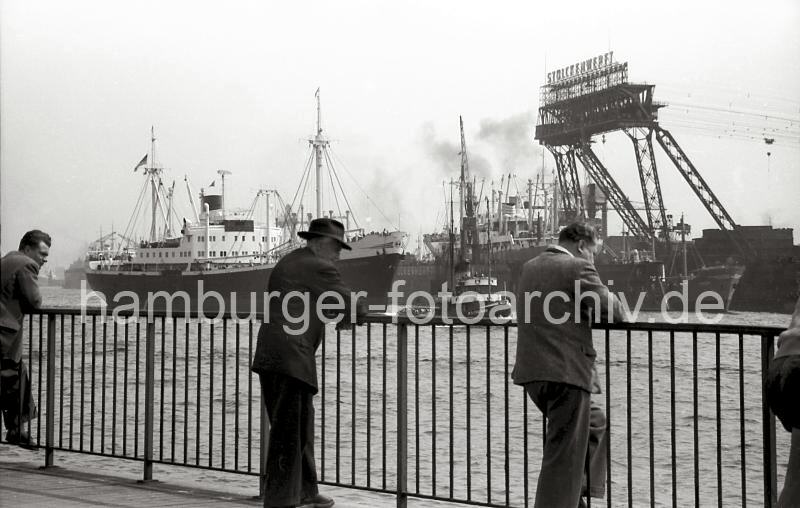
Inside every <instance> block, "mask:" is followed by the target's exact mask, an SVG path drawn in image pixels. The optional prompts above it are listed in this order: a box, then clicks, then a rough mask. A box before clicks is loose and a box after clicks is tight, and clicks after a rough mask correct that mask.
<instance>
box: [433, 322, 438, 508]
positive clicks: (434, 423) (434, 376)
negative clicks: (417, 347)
mask: <svg viewBox="0 0 800 508" xmlns="http://www.w3.org/2000/svg"><path fill="white" fill-rule="evenodd" d="M436 389H437V385H436V326H434V325H431V478H432V480H431V482H432V483H433V488H432V490H431V495H433V496H435V495H436V456H437V455H438V452H437V450H436V434H437V433H438V428H437V427H436V393H437V391H436Z"/></svg>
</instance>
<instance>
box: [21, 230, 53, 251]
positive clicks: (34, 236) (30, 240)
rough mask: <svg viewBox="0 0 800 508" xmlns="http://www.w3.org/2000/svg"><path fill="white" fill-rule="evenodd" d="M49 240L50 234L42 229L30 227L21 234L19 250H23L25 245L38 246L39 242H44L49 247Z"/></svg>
mask: <svg viewBox="0 0 800 508" xmlns="http://www.w3.org/2000/svg"><path fill="white" fill-rule="evenodd" d="M51 241H52V240H51V239H50V235H48V234H47V233H45V232H44V231H41V230H38V229H32V230H31V231H28V232H27V233H25V234H24V235H23V236H22V240H20V241H19V250H23V249H24V248H25V247H35V248H38V247H39V243H40V242H44V243H45V244H46V245H47V246H48V247H50V246H51V245H50V242H51Z"/></svg>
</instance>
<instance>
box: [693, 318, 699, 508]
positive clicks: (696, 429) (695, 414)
mask: <svg viewBox="0 0 800 508" xmlns="http://www.w3.org/2000/svg"><path fill="white" fill-rule="evenodd" d="M698 381H699V380H698V373H697V332H692V416H693V418H692V420H693V422H692V424H693V429H694V502H695V506H700V429H699V422H698V405H699V402H698V399H699V395H698Z"/></svg>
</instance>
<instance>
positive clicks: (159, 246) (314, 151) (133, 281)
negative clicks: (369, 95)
mask: <svg viewBox="0 0 800 508" xmlns="http://www.w3.org/2000/svg"><path fill="white" fill-rule="evenodd" d="M316 97H317V113H318V115H317V132H316V135H315V136H313V137H312V138H311V139H309V144H310V146H311V155H310V157H309V163H308V165H307V166H306V170H305V172H304V174H303V178H302V179H301V185H300V187H301V188H302V189H303V190H305V187H306V186H307V185H308V184H309V179H310V176H309V175H310V173H311V170H312V168H314V167H315V168H316V177H317V182H316V183H317V185H316V204H317V209H316V212H317V213H316V216H317V217H323V216H324V217H331V218H335V219H338V220H340V221H341V222H343V223H344V224H345V226H346V233H345V236H346V240H347V242H348V243H349V244H350V246H351V247H352V251H347V250H343V251H342V253H341V259H340V260H339V261H338V262H337V267H338V268H339V271H340V273H341V275H342V278H343V280H344V282H345V283H346V284H347V285H348V286H349V287H350V288H351V289H352V290H354V291H363V292H365V293H366V301H367V303H368V304H369V305H370V310H371V311H378V310H385V308H386V305H387V303H388V302H387V294H388V292H389V291H390V289H391V284H392V280H393V279H394V276H395V272H396V270H397V266H398V265H399V263H400V260H401V259H402V257H403V252H404V241H405V237H406V235H405V233H403V232H401V231H381V232H375V231H373V232H366V231H365V230H364V229H363V228H360V227H357V224H356V225H355V227H354V225H353V222H355V218H354V216H353V214H352V213H351V211H350V210H349V209H346V210H344V211H343V213H341V212H340V213H339V214H338V215H337V214H335V213H334V211H333V210H328V211H327V213H326V212H325V211H324V210H323V209H322V207H321V203H322V199H321V197H322V196H321V192H322V191H321V186H322V181H321V180H322V178H323V176H322V174H321V173H322V168H323V166H328V170H329V171H334V170H333V168H332V166H331V160H332V158H331V156H330V154H329V153H328V140H327V138H326V137H324V136H323V134H322V128H321V122H320V116H319V93H317V95H316ZM154 153H155V136H152V139H151V152H150V154H149V156H150V161H151V163H150V164H149V165H147V166H146V167H145V174H146V176H147V179H148V184H147V186H145V187H144V188H143V193H146V192H147V189H148V188H149V189H150V192H151V194H152V199H151V201H152V207H151V213H152V226H151V234H150V238H149V239H148V240H144V241H139V242H135V243H130V242H129V243H128V244H126V245H124V246H122V247H121V248H118V249H117V250H116V252H114V254H113V256H112V260H110V262H100V263H96V264H90V265H89V266H86V278H87V281H88V283H89V286H91V288H92V290H95V291H100V292H102V293H103V294H104V295H105V296H106V301H107V303H108V304H109V305H111V306H113V305H130V304H131V298H124V297H122V296H121V295H123V294H125V293H123V292H124V291H128V292H132V294H135V295H136V298H137V299H138V301H139V304H140V306H142V307H144V306H145V305H146V304H147V301H148V297H150V296H155V295H156V294H157V293H159V292H163V293H161V296H160V297H157V298H154V300H153V307H154V308H156V309H161V308H164V307H165V306H166V305H167V299H166V298H165V297H164V296H166V295H169V296H170V297H171V298H173V300H172V308H179V309H182V308H183V306H184V305H185V303H184V301H185V299H184V298H186V299H188V301H189V304H190V307H191V309H192V310H197V309H202V310H204V311H206V312H209V311H211V312H214V311H216V310H218V309H219V308H220V303H223V304H224V305H225V308H226V309H227V310H229V311H232V312H233V311H235V312H236V313H242V312H251V311H261V310H262V309H264V293H265V292H266V290H267V281H268V279H269V275H270V272H271V271H272V268H273V267H274V266H275V264H276V263H277V261H278V260H279V259H280V258H281V257H282V256H283V255H284V254H286V253H287V252H289V251H291V250H293V249H295V248H297V247H299V246H300V245H301V244H302V241H301V240H300V239H299V238H298V237H297V232H298V231H302V230H304V229H305V227H306V226H307V225H308V223H309V222H310V221H311V219H312V218H313V217H314V215H312V214H311V213H308V214H304V209H303V205H302V201H300V204H299V206H298V205H297V204H296V203H290V204H287V203H285V202H284V201H283V199H282V198H281V196H280V194H279V193H278V192H277V191H275V190H268V189H262V190H260V191H259V192H258V194H257V196H256V199H255V200H254V202H253V205H252V206H251V207H250V209H249V210H245V211H236V210H229V209H226V207H225V201H224V199H225V190H224V189H225V187H224V186H225V176H226V175H228V174H230V173H229V172H227V171H219V172H218V173H220V176H221V178H222V181H221V183H222V185H221V194H215V193H212V192H202V191H201V193H200V207H201V208H200V209H199V210H197V209H195V208H194V203H193V202H192V208H193V213H194V215H195V220H194V221H191V222H189V221H187V220H186V219H184V220H183V226H182V227H181V229H180V234H179V235H175V234H173V232H172V226H171V224H172V221H171V220H170V219H171V218H172V216H173V215H174V211H173V207H172V205H173V201H172V200H173V193H172V189H169V190H165V189H164V185H163V183H162V181H161V176H162V169H161V168H159V167H158V166H157V165H156V164H155V163H154V160H155V156H154ZM147 159H148V157H147V156H146V157H145V158H144V159H143V160H142V163H140V165H142V164H143V163H146V162H147ZM312 162H313V163H314V164H313V165H312ZM335 178H336V179H337V181H338V175H337V176H335ZM331 181H333V175H332V177H331ZM212 186H214V184H212ZM173 188H174V184H173ZM209 190H211V189H210V188H209ZM187 191H188V192H189V196H190V198H191V196H192V192H191V189H190V188H189V185H188V182H187ZM261 198H263V199H261ZM271 199H274V200H275V202H274V203H272V204H274V205H275V208H276V209H277V213H273V212H272V211H271V210H272V208H271V203H270V200H271ZM301 199H302V196H301ZM261 200H263V201H265V206H264V210H265V215H264V217H265V220H264V222H261V223H259V222H257V221H256V219H255V213H254V212H255V209H256V203H257V202H258V201H261ZM139 201H140V202H141V201H142V199H140V200H139ZM345 202H346V200H345ZM348 206H349V205H348ZM159 217H161V218H163V219H165V220H163V221H161V223H159V221H158V218H159ZM162 227H163V232H162V234H161V235H158V234H157V233H158V232H159V231H162V230H161V228H162ZM128 294H129V295H130V294H131V293H128ZM114 295H117V296H119V298H118V301H116V302H115V301H114V300H113V298H114ZM183 295H186V296H185V297H184V296H183ZM214 295H220V298H221V300H220V299H218V298H217V297H216V296H214Z"/></svg>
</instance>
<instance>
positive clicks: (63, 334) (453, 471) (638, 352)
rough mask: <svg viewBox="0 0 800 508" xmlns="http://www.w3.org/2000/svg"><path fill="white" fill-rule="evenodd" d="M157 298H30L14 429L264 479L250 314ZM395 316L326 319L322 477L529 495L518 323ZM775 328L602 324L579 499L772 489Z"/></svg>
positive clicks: (539, 437) (41, 442) (494, 501)
mask: <svg viewBox="0 0 800 508" xmlns="http://www.w3.org/2000/svg"><path fill="white" fill-rule="evenodd" d="M120 315H124V314H122V313H120ZM154 316H155V317H151V319H149V320H148V319H146V318H136V319H133V320H129V321H128V322H126V323H121V322H117V321H114V320H113V319H111V317H107V316H103V315H101V314H100V312H99V311H98V310H89V311H84V313H83V314H81V312H80V311H79V310H72V309H46V310H42V311H41V313H40V314H36V315H32V316H29V317H28V318H27V320H26V326H25V341H26V344H27V346H26V348H27V360H28V364H29V368H30V374H31V376H30V379H31V380H32V382H33V383H34V386H33V389H34V390H35V393H34V396H35V399H36V400H37V401H38V404H37V406H38V407H39V418H37V419H35V420H33V421H32V422H28V423H27V429H28V430H29V432H30V433H31V436H32V439H33V442H34V445H35V446H37V447H40V448H43V449H44V451H45V465H46V466H51V465H53V464H54V460H55V452H56V451H69V452H79V453H84V454H91V455H101V456H106V457H114V458H121V459H131V460H137V461H141V462H142V463H143V472H142V476H143V478H144V479H145V480H148V479H152V478H153V466H154V465H155V464H164V465H179V466H186V467H191V468H203V469H207V470H214V471H220V472H227V473H237V474H243V475H251V476H252V477H261V480H262V481H263V474H264V468H263V464H264V462H265V457H266V451H267V450H266V439H262V436H266V435H267V434H268V428H267V420H266V418H265V414H264V410H263V407H262V405H261V403H260V385H259V382H258V379H257V377H256V376H255V375H254V374H253V373H252V372H251V371H250V370H249V366H250V364H251V361H252V356H253V353H254V351H255V342H256V335H257V331H258V327H259V324H260V323H259V322H258V320H255V321H252V320H251V321H239V320H236V319H234V318H232V317H231V316H225V317H224V318H222V319H220V320H217V321H206V320H199V319H197V316H195V315H186V316H184V315H176V314H175V313H173V315H172V316H169V317H167V316H166V315H164V314H155V315H154ZM395 319H396V320H397V318H395ZM397 321H399V322H393V321H392V318H391V317H388V316H381V317H371V318H370V319H369V320H368V322H367V323H366V324H364V325H360V326H352V327H349V328H347V329H345V330H334V328H333V327H329V328H328V329H327V331H326V333H327V337H326V340H325V341H323V343H322V346H321V348H320V350H319V351H318V370H319V378H320V393H319V395H318V397H317V398H316V401H315V405H316V407H317V411H316V418H317V423H318V432H317V436H316V439H317V443H316V444H317V459H318V463H317V466H318V470H319V477H320V481H321V483H323V484H329V485H337V486H343V487H351V488H357V489H366V490H371V491H376V492H383V493H390V494H394V495H395V496H396V499H397V505H398V506H405V504H406V500H407V498H408V497H409V496H410V497H415V498H424V499H436V500H444V501H457V502H461V503H468V504H475V505H481V506H498V507H510V506H528V505H529V504H530V503H532V499H533V495H534V490H535V479H536V477H537V475H538V470H539V463H540V461H541V451H542V446H541V445H540V444H539V443H541V442H543V439H544V434H545V428H546V427H545V422H544V421H543V419H542V417H541V414H540V413H539V411H538V410H537V409H536V408H535V406H534V405H533V404H530V403H529V401H528V398H527V397H526V396H525V395H524V392H523V390H522V388H520V387H515V386H514V385H513V384H511V381H510V370H511V367H512V366H513V362H514V357H513V355H514V350H515V343H516V326H515V325H514V324H513V323H507V324H501V325H497V324H492V323H489V322H480V323H477V324H472V325H464V324H450V325H446V324H444V323H442V322H441V321H435V322H432V323H431V324H428V325H415V324H413V323H411V322H410V321H409V320H408V319H405V318H401V319H399V320H397ZM780 331H781V329H779V328H771V327H745V326H722V325H695V324H654V323H632V324H619V325H597V329H596V330H595V332H594V341H595V347H596V349H597V351H598V357H597V367H598V373H599V375H600V378H601V380H602V386H603V394H602V395H600V396H598V400H597V402H599V403H601V405H603V406H604V410H605V412H606V415H607V419H608V428H609V431H610V446H609V448H608V452H607V458H606V460H607V481H606V489H607V490H606V495H605V498H604V499H593V500H591V501H592V502H593V504H594V505H595V506H598V505H603V506H609V507H610V506H618V505H628V506H634V505H635V506H642V505H647V504H649V505H650V506H656V505H657V504H658V505H672V506H689V505H692V504H694V505H695V506H699V505H703V506H708V505H712V504H716V505H718V506H723V505H724V506H737V505H741V506H746V505H764V506H772V505H774V504H775V502H776V497H777V485H778V481H779V479H780V478H779V476H780V475H779V470H778V467H777V464H778V463H779V460H778V458H779V457H781V461H780V463H781V464H784V463H785V460H783V457H784V455H785V451H786V450H788V438H787V436H784V435H783V434H784V433H780V434H778V435H776V432H775V419H774V416H773V415H772V414H771V412H770V410H769V408H768V407H767V406H766V405H765V404H764V402H763V401H764V394H763V392H762V386H763V376H764V373H765V372H766V369H767V368H768V366H769V364H770V361H771V359H772V355H773V349H774V339H775V337H776V335H777V334H778V333H780ZM42 427H44V429H42ZM778 442H779V443H780V446H778ZM531 481H533V482H534V483H533V484H531ZM255 488H256V487H255V482H254V483H253V489H255Z"/></svg>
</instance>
